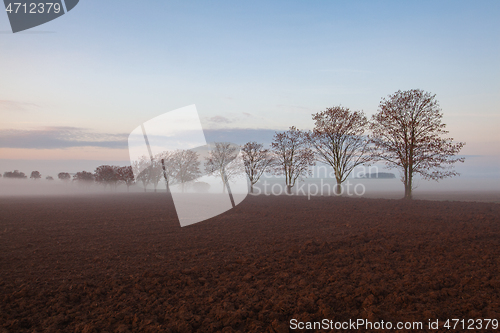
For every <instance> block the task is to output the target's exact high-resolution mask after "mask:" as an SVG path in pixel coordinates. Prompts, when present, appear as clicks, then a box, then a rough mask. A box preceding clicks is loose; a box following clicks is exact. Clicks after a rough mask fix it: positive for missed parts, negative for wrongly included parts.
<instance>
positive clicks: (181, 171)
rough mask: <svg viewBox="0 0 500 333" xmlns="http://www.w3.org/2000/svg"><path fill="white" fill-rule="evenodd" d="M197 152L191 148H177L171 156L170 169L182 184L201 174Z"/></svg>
mask: <svg viewBox="0 0 500 333" xmlns="http://www.w3.org/2000/svg"><path fill="white" fill-rule="evenodd" d="M198 157H199V155H198V153H196V152H194V151H192V150H178V151H176V152H175V153H174V154H173V156H172V162H171V164H172V169H173V172H174V177H175V180H176V181H177V182H179V183H180V184H181V186H182V192H184V186H185V184H186V183H188V182H191V181H193V180H195V179H196V178H198V177H199V176H201V171H200V164H201V163H200V162H199V161H198Z"/></svg>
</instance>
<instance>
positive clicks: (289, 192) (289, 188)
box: [286, 185, 292, 194]
mask: <svg viewBox="0 0 500 333" xmlns="http://www.w3.org/2000/svg"><path fill="white" fill-rule="evenodd" d="M286 193H288V194H292V185H287V186H286Z"/></svg>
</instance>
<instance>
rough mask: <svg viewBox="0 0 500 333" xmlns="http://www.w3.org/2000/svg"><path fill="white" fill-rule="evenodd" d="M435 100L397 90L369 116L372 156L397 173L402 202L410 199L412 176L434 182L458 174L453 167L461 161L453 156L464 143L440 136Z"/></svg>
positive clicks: (424, 94) (426, 94) (442, 128)
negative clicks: (399, 174) (399, 175)
mask: <svg viewBox="0 0 500 333" xmlns="http://www.w3.org/2000/svg"><path fill="white" fill-rule="evenodd" d="M435 97H436V95H432V94H431V93H429V92H424V91H423V90H419V89H413V90H407V91H397V92H396V93H394V94H393V95H389V96H388V98H387V99H385V98H383V99H382V100H381V102H380V105H379V110H378V113H377V114H375V115H373V117H372V122H371V124H370V129H371V131H372V138H371V139H372V142H373V143H374V145H375V148H376V153H375V155H374V157H375V158H376V159H378V160H381V161H385V162H386V164H387V165H388V167H389V168H398V169H399V170H400V171H401V173H402V177H401V181H402V182H403V184H404V187H405V195H404V198H405V199H411V198H412V190H413V189H414V185H413V177H414V175H415V174H420V175H421V176H422V177H423V178H424V179H427V180H436V181H438V180H440V179H443V178H446V177H453V176H456V175H458V173H457V172H455V171H454V170H453V165H454V163H456V162H464V158H456V157H455V155H456V154H458V153H459V152H460V150H461V149H462V147H463V146H464V145H465V143H463V142H458V143H453V139H452V138H442V137H441V136H442V135H444V134H447V133H448V131H446V130H445V128H446V124H443V123H442V122H441V119H442V117H443V115H442V112H441V108H440V107H439V103H438V101H437V100H436V99H435Z"/></svg>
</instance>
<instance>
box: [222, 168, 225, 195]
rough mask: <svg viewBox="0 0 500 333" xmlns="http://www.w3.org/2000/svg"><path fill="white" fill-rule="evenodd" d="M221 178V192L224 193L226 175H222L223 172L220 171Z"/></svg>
mask: <svg viewBox="0 0 500 333" xmlns="http://www.w3.org/2000/svg"><path fill="white" fill-rule="evenodd" d="M221 178H222V193H226V177H224V172H222V174H221Z"/></svg>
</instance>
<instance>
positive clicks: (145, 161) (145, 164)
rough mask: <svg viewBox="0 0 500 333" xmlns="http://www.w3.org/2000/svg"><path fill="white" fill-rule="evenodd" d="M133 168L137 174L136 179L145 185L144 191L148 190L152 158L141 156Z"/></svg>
mask: <svg viewBox="0 0 500 333" xmlns="http://www.w3.org/2000/svg"><path fill="white" fill-rule="evenodd" d="M132 170H134V174H135V175H136V181H138V182H139V181H140V182H141V183H142V186H143V187H144V192H146V191H147V186H148V185H149V183H150V182H151V159H150V158H149V157H147V156H145V155H144V156H141V157H140V158H139V159H138V160H135V161H134V163H133V164H132Z"/></svg>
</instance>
